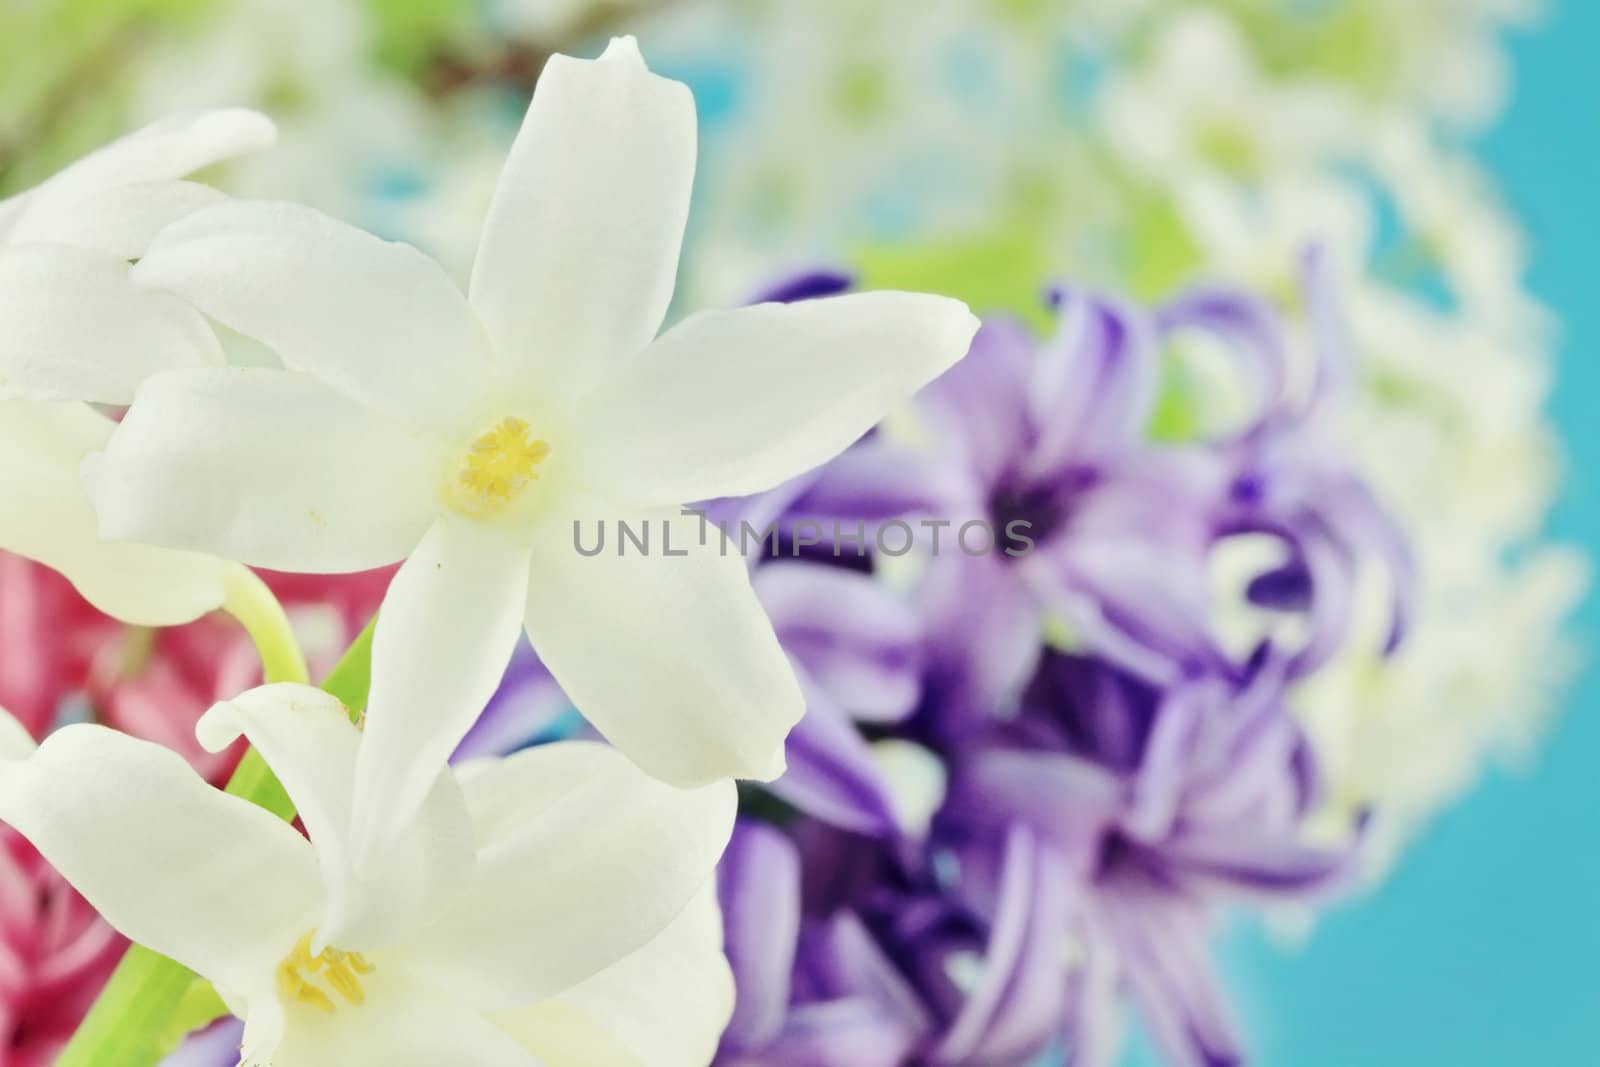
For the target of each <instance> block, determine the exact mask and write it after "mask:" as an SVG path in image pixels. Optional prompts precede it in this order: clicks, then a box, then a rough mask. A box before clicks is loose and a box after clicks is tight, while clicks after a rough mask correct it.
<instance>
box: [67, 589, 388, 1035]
mask: <svg viewBox="0 0 1600 1067" xmlns="http://www.w3.org/2000/svg"><path fill="white" fill-rule="evenodd" d="M241 569H242V568H241ZM245 574H246V575H248V577H240V578H237V579H235V580H234V581H232V582H230V584H229V589H228V599H227V601H226V603H224V605H223V610H225V611H227V612H228V613H229V614H231V615H233V616H234V618H236V619H238V620H239V623H240V624H241V625H242V626H243V627H244V628H245V630H246V632H248V633H249V634H250V638H251V640H252V641H254V642H255V645H256V648H257V649H258V650H259V652H260V654H261V662H262V670H263V672H264V674H265V677H266V679H267V681H268V682H282V681H299V682H304V681H305V680H306V679H307V671H306V665H305V658H304V656H303V655H302V654H301V652H300V646H299V644H298V643H297V642H296V641H295V639H294V634H293V632H292V631H291V630H290V629H289V619H288V616H287V615H285V614H284V611H283V608H282V606H281V605H279V603H278V601H277V598H275V597H274V596H273V595H272V591H271V590H269V589H268V588H267V587H266V583H264V582H262V581H261V579H260V578H258V577H256V575H255V574H253V573H251V572H248V571H246V572H245ZM376 623H377V617H376V616H374V617H373V619H372V621H370V622H368V623H367V625H366V628H365V629H364V630H362V631H361V633H360V635H359V636H357V637H356V639H355V641H353V642H352V643H351V645H350V647H349V648H347V649H346V650H345V653H344V655H343V656H342V657H340V659H339V662H338V664H337V665H336V666H335V667H334V668H333V670H332V671H331V672H330V673H329V674H328V677H327V679H326V680H324V682H323V683H322V688H323V689H324V690H325V691H327V692H329V693H332V694H333V695H334V696H336V697H338V698H339V699H340V700H341V701H343V702H344V704H345V706H346V707H348V708H349V709H350V713H351V716H352V718H354V717H356V716H357V715H359V713H360V711H361V709H362V708H363V707H365V706H366V702H367V689H368V687H369V684H370V682H371V677H372V630H373V626H374V625H375V624H376ZM227 791H228V792H229V793H231V794H232V795H234V796H236V797H242V798H243V799H245V800H248V801H250V802H251V803H253V804H259V805H260V806H261V807H263V808H266V809H267V810H268V811H270V812H272V813H273V814H275V815H277V816H279V817H280V818H282V819H285V820H290V819H293V818H294V804H293V803H292V802H291V801H290V800H289V796H288V794H287V793H285V792H284V789H283V786H282V785H281V784H280V783H279V782H278V779H277V776H276V775H274V774H273V773H272V769H271V768H270V767H268V766H267V764H266V761H265V760H263V759H262V758H261V756H260V754H259V753H257V752H256V750H255V749H250V750H248V751H247V752H246V753H245V754H244V758H243V759H241V760H240V761H239V766H238V768H237V769H236V770H235V771H234V772H233V777H232V778H230V779H229V780H228V787H227ZM205 984H206V983H205V980H204V979H202V978H199V977H198V976H196V975H195V974H194V972H193V971H190V970H189V969H188V968H187V967H184V966H183V965H182V964H180V963H177V962H175V961H173V960H170V959H168V958H167V957H165V956H162V955H160V954H159V953H156V952H152V951H151V950H149V949H147V948H145V947H144V946H142V945H133V946H132V947H130V948H129V949H128V951H127V953H126V954H125V955H124V956H123V957H122V962H121V963H119V964H118V965H117V969H116V971H115V972H114V973H113V974H112V975H111V980H110V981H109V982H107V983H106V987H105V989H104V990H102V991H101V993H100V996H99V998H98V999H97V1000H96V1001H95V1002H94V1006H93V1007H92V1008H91V1009H90V1010H89V1014H88V1015H87V1016H86V1017H85V1018H84V1020H83V1023H82V1025H80V1026H79V1027H78V1032H77V1033H75V1034H73V1036H72V1041H71V1042H70V1043H69V1044H68V1045H67V1047H66V1049H65V1050H63V1051H62V1053H61V1057H60V1058H59V1059H58V1060H57V1061H56V1067H107V1065H110V1064H116V1065H117V1067H152V1065H154V1064H155V1063H157V1062H158V1061H160V1060H161V1058H162V1057H164V1056H165V1055H167V1053H169V1052H171V1051H172V1049H173V1048H175V1047H176V1045H177V1043H178V1042H179V1041H181V1040H182V1038H183V1033H184V1032H186V1031H187V1030H188V1029H192V1028H196V1027H199V1026H203V1025H205V1024H206V1023H208V1022H210V1021H211V1019H208V1018H206V1017H205V1015H206V1012H205V1011H194V1010H193V1005H195V1004H196V1003H197V1002H199V1003H201V1004H203V1003H204V1002H205V998H204V993H205V991H204V989H203V988H201V989H200V990H199V991H198V995H197V990H196V987H197V986H200V987H203V986H204V985H205ZM215 1003H220V1002H215ZM186 1004H187V1005H189V1006H190V1009H191V1010H190V1011H188V1012H186V1013H185V1014H186V1016H187V1018H186V1019H185V1020H184V1022H185V1023H186V1024H187V1025H185V1026H184V1027H183V1028H181V1030H178V1031H177V1032H175V1028H174V1026H173V1025H172V1024H173V1022H174V1017H175V1016H176V1015H177V1014H178V1013H179V1011H180V1010H181V1009H183V1008H184V1007H185V1005H186ZM220 1016H221V1013H220V1012H218V1013H217V1014H216V1015H213V1016H212V1017H211V1018H220Z"/></svg>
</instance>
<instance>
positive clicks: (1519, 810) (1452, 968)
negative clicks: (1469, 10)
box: [1133, 0, 1600, 1067]
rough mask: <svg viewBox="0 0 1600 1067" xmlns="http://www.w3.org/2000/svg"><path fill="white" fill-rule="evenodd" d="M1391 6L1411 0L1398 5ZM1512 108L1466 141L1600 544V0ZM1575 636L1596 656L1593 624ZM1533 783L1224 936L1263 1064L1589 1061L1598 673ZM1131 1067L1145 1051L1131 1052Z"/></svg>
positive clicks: (1560, 511) (1532, 43)
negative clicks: (1531, 300)
mask: <svg viewBox="0 0 1600 1067" xmlns="http://www.w3.org/2000/svg"><path fill="white" fill-rule="evenodd" d="M1394 2H1396V3H1407V2H1411V0H1394ZM1512 47H1513V56H1514V60H1515V63H1516V71H1515V74H1516V79H1515V90H1514V93H1515V95H1514V99H1513V101H1512V103H1511V106H1510V109H1509V111H1508V113H1507V115H1506V116H1505V119H1504V121H1503V123H1502V124H1501V125H1500V127H1498V129H1497V130H1496V131H1495V132H1494V133H1493V134H1492V135H1491V136H1489V137H1488V138H1487V139H1486V140H1485V141H1484V142H1483V145H1482V149H1483V156H1484V158H1485V159H1486V160H1487V162H1488V164H1489V165H1490V166H1491V167H1492V168H1493V170H1494V172H1495V174H1496V175H1497V176H1498V178H1499V180H1500V182H1501V183H1502V187H1503V190H1504V192H1505V193H1506V195H1507V196H1508V197H1509V199H1510V202H1511V205H1512V207H1513V208H1514V209H1515V211H1516V212H1517V213H1518V214H1519V215H1520V216H1521V217H1522V219H1523V220H1524V224H1525V225H1526V227H1527V229H1528V231H1529V234H1530V237H1531V241H1532V248H1533V254H1534V261H1533V264H1532V274H1531V278H1530V280H1531V283H1532V287H1533V289H1534V291H1535V293H1536V294H1537V295H1538V296H1539V297H1540V298H1541V299H1543V300H1544V301H1545V302H1546V303H1548V304H1549V305H1550V306H1552V307H1554V308H1555V309H1556V311H1557V313H1558V314H1559V315H1560V317H1561V318H1562V319H1563V321H1564V325H1565V330H1564V337H1563V343H1562V346H1561V353H1560V364H1559V379H1558V384H1557V387H1556V391H1555V395H1554V396H1553V398H1552V400H1551V405H1550V406H1551V409H1552V411H1553V413H1554V415H1555V418H1556V419H1557V421H1558V422H1559V424H1560V427H1561V430H1562V433H1563V435H1564V438H1565V443H1566V449H1567V461H1568V467H1569V470H1568V485H1567V489H1566V493H1565V496H1564V497H1563V499H1562V501H1561V503H1560V505H1559V507H1558V508H1557V510H1556V513H1555V515H1554V517H1553V520H1552V523H1551V532H1552V533H1553V534H1554V535H1556V536H1557V537H1561V538H1564V539H1568V540H1573V541H1577V542H1579V543H1581V544H1583V545H1586V546H1589V547H1590V548H1591V550H1595V549H1600V492H1597V482H1600V478H1597V476H1596V473H1595V472H1596V470H1597V469H1600V428H1597V427H1596V424H1595V417H1596V415H1597V414H1600V280H1597V277H1596V271H1595V256H1596V254H1597V253H1600V210H1597V208H1596V198H1597V197H1600V57H1597V56H1596V49H1597V48H1600V2H1597V0H1566V2H1565V3H1564V4H1557V5H1554V6H1553V8H1552V10H1551V12H1550V17H1549V19H1548V21H1547V23H1546V25H1545V26H1544V27H1543V28H1542V29H1541V30H1540V31H1539V32H1538V33H1537V35H1534V36H1527V37H1519V38H1517V39H1515V40H1514V41H1513V42H1512ZM1597 607H1600V605H1597V603H1596V601H1595V600H1594V598H1592V597H1591V598H1590V600H1589V601H1588V602H1587V603H1586V604H1585V605H1584V607H1583V610H1582V612H1581V614H1580V616H1579V619H1578V623H1577V629H1578V636H1579V637H1580V639H1581V640H1582V641H1583V642H1584V643H1585V644H1586V645H1587V646H1588V647H1589V649H1590V650H1591V652H1592V651H1593V650H1595V649H1597V648H1600V640H1596V634H1597V633H1600V610H1597ZM1566 703H1567V706H1566V709H1565V716H1564V718H1563V719H1562V720H1561V723H1560V725H1559V727H1558V729H1557V730H1556V731H1555V732H1554V733H1553V735H1552V736H1551V738H1550V740H1549V743H1548V747H1547V748H1546V749H1545V751H1544V752H1543V754H1542V756H1541V757H1540V759H1539V761H1538V763H1537V764H1536V765H1535V766H1534V768H1533V769H1532V773H1531V774H1523V775H1509V774H1504V773H1496V774H1493V775H1492V776H1491V777H1490V778H1489V779H1488V780H1487V781H1485V782H1484V783H1483V785H1482V786H1481V787H1479V788H1478V790H1477V791H1476V792H1475V793H1474V794H1473V795H1472V796H1471V798H1470V799H1468V800H1467V801H1466V802H1465V803H1463V804H1461V805H1459V806H1458V807H1456V808H1454V809H1453V810H1451V811H1450V812H1448V813H1447V814H1446V815H1444V816H1443V817H1442V818H1441V819H1440V820H1439V821H1438V823H1437V824H1436V825H1435V826H1434V827H1433V829H1432V830H1431V832H1430V833H1428V834H1427V836H1425V837H1424V838H1423V839H1422V840H1421V841H1420V842H1419V843H1418V844H1417V845H1416V847H1415V848H1414V849H1413V850H1412V851H1411V853H1410V854H1409V855H1408V857H1407V858H1406V860H1405V861H1404V862H1403V863H1402V865H1401V866H1400V868H1399V870H1398V871H1397V872H1396V873H1395V874H1394V876H1393V878H1392V879H1391V880H1390V881H1389V882H1387V883H1386V884H1385V885H1384V886H1383V887H1382V888H1380V889H1379V890H1378V891H1377V892H1376V893H1375V894H1374V895H1370V896H1368V897H1366V898H1365V899H1362V900H1358V901H1356V902H1354V903H1353V904H1351V905H1350V906H1347V907H1346V908H1345V909H1344V910H1343V911H1341V912H1338V913H1336V914H1334V915H1333V916H1331V917H1330V918H1329V919H1328V920H1327V921H1326V923H1324V924H1323V925H1322V926H1321V927H1320V928H1319V929H1318V931H1317V932H1316V934H1315V936H1314V937H1313V939H1312V940H1311V941H1310V943H1309V944H1307V945H1306V946H1304V947H1303V948H1302V949H1301V950H1300V951H1299V952H1297V953H1294V954H1288V953H1285V952H1284V950H1282V949H1281V948H1279V947H1277V946H1275V945H1273V944H1271V943H1270V942H1269V941H1268V940H1267V939H1266V937H1265V936H1264V935H1261V934H1259V933H1253V932H1250V931H1241V932H1239V933H1237V934H1235V935H1234V936H1233V937H1232V938H1231V939H1230V940H1229V942H1228V944H1227V945H1226V946H1225V949H1224V965H1225V967H1226V969H1227V971H1228V972H1229V977H1230V979H1231V982H1232V984H1233V986H1234V987H1235V988H1236V989H1237V991H1238V999H1239V1000H1240V1001H1241V1004H1240V1009H1241V1015H1242V1016H1243V1022H1244V1023H1245V1025H1246V1026H1247V1028H1248V1030H1249V1032H1250V1034H1251V1036H1252V1040H1253V1046H1254V1049H1255V1051H1256V1053H1257V1055H1256V1058H1255V1062H1256V1063H1258V1064H1261V1065H1262V1067H1445V1065H1448V1067H1595V1065H1600V714H1597V712H1596V706H1597V705H1600V670H1597V669H1596V667H1595V666H1594V665H1593V664H1591V665H1590V667H1589V668H1588V670H1587V671H1586V672H1585V673H1584V674H1583V675H1582V676H1581V677H1580V679H1579V680H1578V683H1577V684H1576V685H1575V686H1574V687H1573V689H1572V691H1571V693H1570V695H1569V697H1568V699H1567V702H1566ZM1133 1060H1134V1062H1135V1063H1138V1064H1139V1065H1140V1067H1143V1065H1144V1064H1145V1063H1152V1064H1153V1063H1154V1062H1155V1061H1154V1060H1153V1059H1152V1058H1150V1057H1149V1056H1148V1053H1146V1052H1141V1053H1138V1054H1136V1055H1135V1056H1134V1057H1133Z"/></svg>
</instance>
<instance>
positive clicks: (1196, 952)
mask: <svg viewBox="0 0 1600 1067" xmlns="http://www.w3.org/2000/svg"><path fill="white" fill-rule="evenodd" d="M1287 666H1288V663H1287V658H1286V657H1279V656H1276V655H1274V654H1272V653H1271V652H1270V650H1268V649H1266V648H1263V649H1262V650H1261V651H1260V652H1259V653H1258V654H1257V655H1256V656H1255V657H1254V658H1253V659H1252V660H1251V662H1250V663H1249V664H1248V665H1247V669H1246V672H1245V674H1244V677H1243V678H1242V679H1241V678H1238V677H1235V676H1233V675H1231V674H1225V675H1204V676H1199V677H1195V678H1192V679H1187V680H1184V681H1182V682H1180V683H1178V684H1176V685H1173V686H1170V687H1156V686H1152V685H1151V684H1150V683H1149V682H1148V681H1146V680H1144V679H1142V678H1140V677H1138V676H1136V675H1133V674H1131V673H1129V672H1127V671H1125V670H1121V669H1119V668H1117V667H1115V666H1113V665H1111V664H1109V663H1107V662H1105V661H1102V660H1093V659H1087V658H1083V657H1078V656H1067V655H1061V654H1057V653H1051V654H1049V655H1047V656H1046V658H1045V660H1044V662H1043V664H1042V665H1041V667H1040V670H1039V672H1038V673H1037V675H1036V676H1035V677H1034V679H1033V681H1032V683H1031V684H1030V686H1029V687H1028V690H1027V693H1026V695H1025V697H1024V698H1023V702H1022V708H1021V711H1020V714H1019V715H1018V716H1017V717H1016V718H1015V719H1013V720H1010V721H1008V722H1004V723H1000V724H998V725H997V726H996V727H995V728H994V730H993V731H992V732H991V733H990V734H989V736H987V737H986V738H984V739H983V740H982V742H981V743H978V744H974V745H970V746H967V747H964V748H963V749H962V750H961V751H959V752H957V753H956V754H954V756H953V757H952V762H953V766H952V780H951V792H950V796H949V799H948V801H947V803H946V804H945V807H944V808H943V810H942V812H941V814H940V817H939V819H938V820H936V823H935V837H936V840H937V841H938V842H940V844H941V845H942V846H943V847H945V848H947V849H949V851H950V853H951V854H952V855H953V856H954V857H955V863H956V865H957V866H958V867H959V868H961V869H963V870H978V871H982V870H985V869H988V868H991V867H992V866H993V863H994V859H993V852H994V850H995V847H996V846H995V841H996V840H998V839H999V838H1000V836H1001V835H1002V834H1004V833H1007V832H1011V831H1013V830H1014V828H1015V827H1016V826H1017V825H1019V824H1020V825H1023V826H1026V827H1028V828H1029V829H1030V830H1031V831H1032V832H1034V833H1035V834H1037V835H1038V837H1039V839H1040V841H1041V842H1042V843H1043V844H1044V845H1045V847H1047V848H1050V849H1052V850H1054V851H1055V852H1056V853H1057V854H1058V855H1059V856H1060V857H1061V859H1062V861H1063V862H1064V863H1065V864H1066V866H1067V867H1068V869H1070V870H1071V871H1072V872H1073V875H1074V877H1075V880H1076V882H1075V884H1076V886H1077V892H1076V895H1075V897H1074V899H1073V901H1072V904H1071V909H1070V910H1071V914H1072V917H1071V921H1070V934H1069V940H1068V944H1070V951H1071V952H1072V954H1073V957H1074V959H1075V960H1076V967H1075V970H1074V975H1073V981H1072V988H1071V990H1070V995H1069V997H1068V1000H1069V1003H1070V1009H1069V1019H1068V1023H1067V1026H1066V1031H1065V1032H1066V1037H1067V1039H1068V1044H1069V1047H1070V1048H1071V1049H1072V1050H1073V1052H1072V1058H1071V1061H1070V1062H1071V1063H1073V1064H1074V1065H1075V1067H1091V1065H1094V1067H1097V1065H1104V1064H1109V1063H1112V1062H1114V1057H1115V1053H1116V1049H1117V1040H1116V1038H1117V1034H1118V1033H1119V1031H1120V1024H1119V1016H1120V1012H1119V1011H1118V1010H1117V1002H1118V1001H1119V1000H1120V998H1121V997H1122V996H1123V995H1127V994H1131V996H1132V998H1133V1000H1134V1001H1135V1002H1136V1003H1137V1004H1138V1006H1139V1008H1140V1010H1141V1014H1142V1017H1143V1018H1144V1020H1145V1023H1146V1025H1147V1026H1148V1028H1149V1029H1150V1031H1151V1033H1152V1034H1153V1036H1154V1037H1155V1039H1156V1041H1157V1042H1158V1044H1159V1045H1160V1046H1161V1048H1162V1049H1163V1051H1164V1052H1165V1054H1166V1055H1167V1057H1168V1059H1169V1060H1170V1062H1172V1063H1173V1064H1175V1065H1179V1067H1217V1065H1221V1064H1237V1063H1242V1062H1243V1060H1244V1053H1243V1049H1242V1044H1241V1042H1240V1040H1239V1038H1238V1036H1237V1033H1236V1030H1235V1028H1234V1026H1233V1023H1232V1021H1231V1019H1230V1017H1229V1014H1228V1011H1227V1009H1226V1006H1225V1003H1224V1000H1223V998H1222V996H1221V993H1220V991H1219V988H1218V985H1217V983H1216V980H1215V978H1214V977H1213V975H1212V973H1211V969H1210V966H1209V963H1208V959H1207V942H1208V939H1209V934H1210V927H1211V924H1212V922H1213V920H1214V918H1215V916H1216V913H1217V908H1218V906H1219V905H1221V904H1223V903H1227V902H1231V901H1237V900H1252V901H1261V900H1282V899H1294V900H1310V899H1316V898H1319V897H1321V896H1324V895H1326V894H1330V893H1332V892H1334V891H1336V890H1337V889H1339V888H1341V887H1343V886H1344V885H1345V884H1346V883H1347V881H1348V879H1349V877H1350V875H1351V874H1352V873H1353V870H1354V864H1355V859H1356V855H1357V853H1356V850H1355V848H1354V847H1353V846H1352V847H1350V848H1342V849H1322V848H1315V847H1310V846H1308V845H1307V844H1305V843H1304V842H1303V840H1302V838H1301V833H1300V826H1301V822H1302V820H1303V819H1304V817H1305V814H1306V812H1307V811H1308V810H1309V809H1310V807H1311V806H1312V805H1313V804H1314V803H1315V801H1316V799H1317V796H1318V783H1317V779H1316V774H1315V765H1314V761H1313V759H1312V756H1311V752H1310V749H1309V747H1308V745H1307V742H1306V740H1305V738H1304V736H1303V735H1302V733H1301V731H1300V729H1299V727H1298V725H1297V723H1296V722H1295V720H1294V719H1293V718H1292V716H1290V715H1289V714H1288V713H1287V711H1286V710H1285V707H1284V696H1283V689H1284V684H1285V682H1286V680H1287V678H1288V671H1287Z"/></svg>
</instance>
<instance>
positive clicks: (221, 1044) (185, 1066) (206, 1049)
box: [160, 1019, 244, 1067]
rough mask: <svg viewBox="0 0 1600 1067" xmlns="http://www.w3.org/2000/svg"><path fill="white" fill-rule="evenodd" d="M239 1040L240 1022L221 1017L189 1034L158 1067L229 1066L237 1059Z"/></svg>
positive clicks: (242, 1025)
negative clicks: (202, 1028)
mask: <svg viewBox="0 0 1600 1067" xmlns="http://www.w3.org/2000/svg"><path fill="white" fill-rule="evenodd" d="M243 1039H244V1023H242V1022H241V1021H239V1020H238V1019H223V1020H221V1021H219V1022H217V1023H214V1024H212V1025H211V1026H208V1027H206V1028H205V1029H204V1030H200V1031H197V1032H195V1033H193V1034H190V1035H189V1037H188V1038H187V1039H185V1040H184V1042H183V1044H182V1045H180V1046H178V1048H177V1050H176V1051H174V1052H172V1053H171V1054H170V1055H168V1056H167V1058H166V1059H164V1060H162V1061H161V1064H160V1067H233V1065H234V1064H235V1063H237V1062H238V1061H239V1042H240V1041H242V1040H243Z"/></svg>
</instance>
